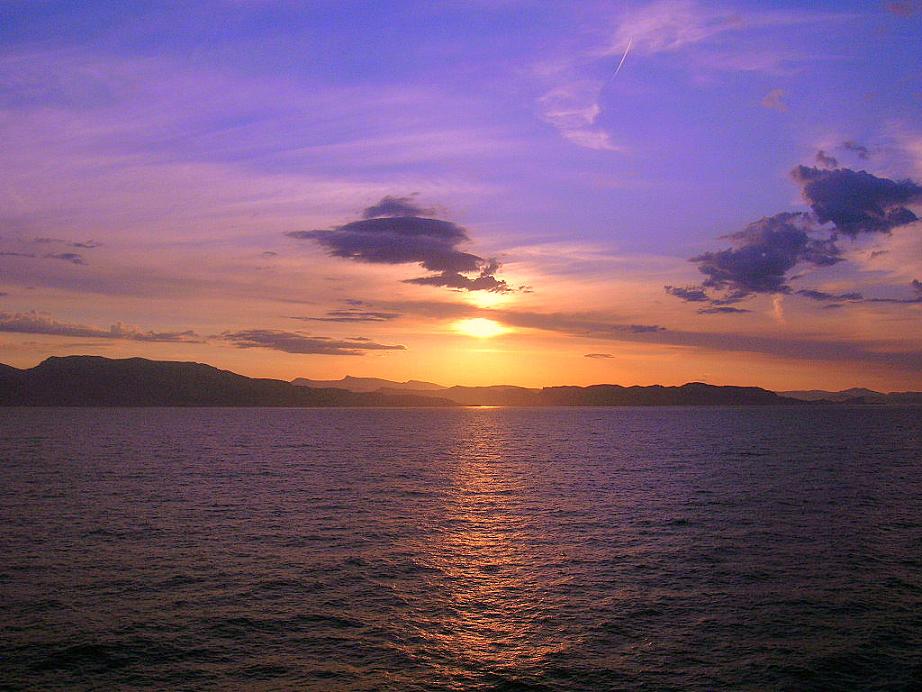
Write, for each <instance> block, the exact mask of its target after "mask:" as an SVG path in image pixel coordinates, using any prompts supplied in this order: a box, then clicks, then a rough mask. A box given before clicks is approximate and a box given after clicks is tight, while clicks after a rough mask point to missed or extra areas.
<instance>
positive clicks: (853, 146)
mask: <svg viewBox="0 0 922 692" xmlns="http://www.w3.org/2000/svg"><path fill="white" fill-rule="evenodd" d="M842 148H843V149H847V150H848V151H853V152H855V153H856V154H857V155H858V158H859V159H864V160H865V161H866V160H868V159H869V158H871V152H870V151H869V150H868V148H867V147H866V146H864V145H863V144H858V142H852V141H848V142H842Z"/></svg>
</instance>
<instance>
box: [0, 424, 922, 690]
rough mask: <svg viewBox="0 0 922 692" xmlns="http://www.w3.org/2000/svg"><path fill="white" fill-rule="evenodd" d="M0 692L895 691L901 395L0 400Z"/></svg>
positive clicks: (917, 677) (898, 671)
mask: <svg viewBox="0 0 922 692" xmlns="http://www.w3.org/2000/svg"><path fill="white" fill-rule="evenodd" d="M0 606H2V607H0V687H5V688H13V689H17V688H26V687H30V688H36V689H49V688H54V687H58V686H61V687H63V686H67V687H70V688H91V689H112V688H131V687H139V688H143V687H151V688H184V689H196V688H248V689H292V688H320V689H363V690H364V689H368V690H371V689H425V690H432V689H503V690H514V689H561V690H562V689H567V690H571V689H575V690H580V689H585V690H597V689H638V688H644V689H730V688H733V689H817V690H834V689H911V688H916V689H919V687H920V686H922V410H920V409H918V408H870V407H868V408H861V407H828V408H827V407H793V408H788V407H779V408H653V409H651V408H604V409H603V408H598V409H588V408H559V409H517V408H463V409H452V410H422V409H377V410H375V409H361V410H355V409H31V410H29V409H5V410H3V409H0Z"/></svg>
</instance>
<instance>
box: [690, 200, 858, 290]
mask: <svg viewBox="0 0 922 692" xmlns="http://www.w3.org/2000/svg"><path fill="white" fill-rule="evenodd" d="M807 221H808V220H807V219H806V218H805V215H804V214H802V213H797V212H783V213H781V214H776V215H775V216H768V217H765V218H763V219H760V220H758V221H754V222H753V223H751V224H749V225H748V226H746V228H744V229H743V230H742V231H739V232H738V233H733V234H731V235H729V236H726V237H727V238H729V239H730V240H731V241H733V244H734V246H735V247H732V248H729V249H726V250H719V251H717V252H706V253H704V254H702V255H698V256H697V257H692V258H691V260H690V261H691V262H695V263H696V264H697V265H698V271H700V272H701V273H702V274H704V275H705V276H706V277H707V278H706V279H705V280H704V282H703V283H702V286H703V287H704V288H714V289H719V290H726V291H727V292H728V293H727V295H726V296H725V297H724V298H723V301H722V302H737V301H739V300H742V299H743V298H745V297H747V296H748V295H750V294H752V293H787V292H788V291H790V287H789V286H788V285H787V273H788V271H790V270H791V269H793V268H794V266H795V265H797V264H798V263H800V262H808V263H811V264H815V265H819V266H828V265H831V264H835V263H836V262H839V261H841V257H840V256H839V254H840V253H839V249H838V248H837V247H836V246H835V244H834V243H833V242H832V241H830V240H820V239H814V238H811V237H810V236H809V235H808V233H807V230H806V225H807Z"/></svg>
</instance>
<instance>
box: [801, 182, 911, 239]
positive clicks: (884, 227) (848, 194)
mask: <svg viewBox="0 0 922 692" xmlns="http://www.w3.org/2000/svg"><path fill="white" fill-rule="evenodd" d="M791 177H793V178H794V180H795V181H796V182H797V183H798V184H799V185H800V186H801V192H802V194H803V196H804V201H806V202H807V204H809V205H810V208H811V209H813V213H814V214H816V218H817V220H818V221H819V222H820V223H827V222H831V223H832V224H833V225H834V226H835V230H836V231H837V232H839V233H843V234H845V235H847V236H851V237H853V238H854V237H855V236H857V235H859V234H861V233H889V232H890V231H891V230H892V229H893V228H895V227H896V226H902V225H904V224H907V223H911V222H913V221H915V220H916V219H917V217H916V215H915V214H914V213H913V212H912V211H911V210H910V209H908V208H907V207H906V206H905V205H906V204H910V203H912V202H918V201H922V186H919V185H916V184H915V183H914V182H913V181H911V180H898V181H897V180H890V179H889V178H878V177H877V176H875V175H871V174H870V173H868V172H866V171H853V170H850V169H848V168H836V169H834V170H821V169H819V168H809V167H807V166H797V167H796V168H795V169H794V170H793V171H791Z"/></svg>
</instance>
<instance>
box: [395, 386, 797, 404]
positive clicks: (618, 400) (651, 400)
mask: <svg viewBox="0 0 922 692" xmlns="http://www.w3.org/2000/svg"><path fill="white" fill-rule="evenodd" d="M381 391H382V392H387V391H389V390H381ZM414 393H415V394H421V392H414ZM438 395H439V396H441V397H444V398H446V399H450V400H452V401H454V402H456V403H459V404H464V405H466V406H764V405H773V404H774V405H777V404H791V405H796V404H803V403H804V402H802V401H797V400H794V399H788V398H785V397H781V396H778V395H777V394H775V393H774V392H770V391H768V390H767V389H760V388H759V387H718V386H715V385H710V384H704V383H702V382H690V383H688V384H683V385H682V386H681V387H663V386H661V385H653V386H650V387H639V386H634V387H621V386H619V385H616V384H596V385H592V386H589V387H545V388H544V389H526V388H524V387H507V386H495V387H449V388H448V389H442V390H440V391H439V393H438Z"/></svg>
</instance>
